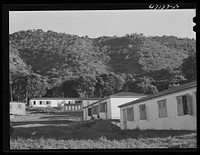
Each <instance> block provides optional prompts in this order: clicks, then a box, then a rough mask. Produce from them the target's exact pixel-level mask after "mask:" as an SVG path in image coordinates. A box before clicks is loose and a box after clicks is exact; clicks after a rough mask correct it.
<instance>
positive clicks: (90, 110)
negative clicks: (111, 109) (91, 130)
mask: <svg viewBox="0 0 200 155" xmlns="http://www.w3.org/2000/svg"><path fill="white" fill-rule="evenodd" d="M88 116H92V108H88Z"/></svg>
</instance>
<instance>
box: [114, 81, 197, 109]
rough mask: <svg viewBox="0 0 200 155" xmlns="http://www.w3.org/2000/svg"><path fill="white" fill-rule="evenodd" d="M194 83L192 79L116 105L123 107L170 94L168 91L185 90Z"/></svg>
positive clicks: (194, 85) (193, 85) (194, 84)
mask: <svg viewBox="0 0 200 155" xmlns="http://www.w3.org/2000/svg"><path fill="white" fill-rule="evenodd" d="M196 85H197V83H196V81H193V82H190V83H187V84H184V85H181V86H178V87H173V88H170V89H167V90H164V91H162V92H159V93H157V94H153V95H149V96H146V97H143V98H140V99H137V100H135V101H131V102H128V103H125V104H122V105H119V106H118V107H124V106H127V105H132V104H136V103H139V102H142V101H146V100H149V99H153V98H156V97H160V96H163V95H166V94H170V93H174V92H178V91H182V90H185V89H189V88H192V87H196Z"/></svg>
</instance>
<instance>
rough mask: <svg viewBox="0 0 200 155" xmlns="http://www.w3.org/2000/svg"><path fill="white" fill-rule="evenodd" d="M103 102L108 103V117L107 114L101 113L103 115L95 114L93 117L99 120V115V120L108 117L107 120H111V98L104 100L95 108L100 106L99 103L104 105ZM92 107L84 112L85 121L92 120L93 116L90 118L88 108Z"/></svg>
mask: <svg viewBox="0 0 200 155" xmlns="http://www.w3.org/2000/svg"><path fill="white" fill-rule="evenodd" d="M102 102H107V116H106V113H103V112H101V113H99V114H93V115H92V117H94V118H95V119H98V115H99V118H100V119H106V117H107V119H111V112H110V111H111V104H110V98H108V99H105V100H103V101H100V102H98V103H97V104H95V105H94V106H96V105H99V103H102ZM92 106H93V105H92ZM92 106H90V107H87V108H85V109H84V111H83V118H84V120H91V116H88V108H91V107H92Z"/></svg>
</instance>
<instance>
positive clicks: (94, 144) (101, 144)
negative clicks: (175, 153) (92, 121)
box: [10, 134, 196, 149]
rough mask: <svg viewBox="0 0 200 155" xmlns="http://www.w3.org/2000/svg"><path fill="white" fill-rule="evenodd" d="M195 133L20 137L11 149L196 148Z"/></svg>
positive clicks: (13, 141) (11, 143) (11, 144)
mask: <svg viewBox="0 0 200 155" xmlns="http://www.w3.org/2000/svg"><path fill="white" fill-rule="evenodd" d="M195 138H196V135H195V134H190V135H188V136H187V137H167V138H139V139H133V138H128V139H122V140H115V139H114V140H108V139H107V138H106V137H100V138H99V139H98V140H91V139H87V140H74V139H70V140H61V139H59V140H55V139H52V138H48V139H45V138H43V137H41V138H39V139H34V140H33V139H22V138H18V139H15V140H11V142H10V146H11V149H113V148H115V149H116V148H118V149H122V148H126V149H128V148H196V141H195Z"/></svg>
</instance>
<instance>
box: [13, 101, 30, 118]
mask: <svg viewBox="0 0 200 155" xmlns="http://www.w3.org/2000/svg"><path fill="white" fill-rule="evenodd" d="M10 105H11V107H12V108H10V113H11V114H15V115H26V105H25V104H24V103H16V102H13V103H10ZM18 105H21V108H18Z"/></svg>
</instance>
